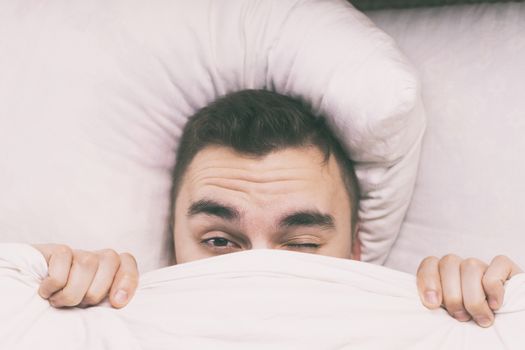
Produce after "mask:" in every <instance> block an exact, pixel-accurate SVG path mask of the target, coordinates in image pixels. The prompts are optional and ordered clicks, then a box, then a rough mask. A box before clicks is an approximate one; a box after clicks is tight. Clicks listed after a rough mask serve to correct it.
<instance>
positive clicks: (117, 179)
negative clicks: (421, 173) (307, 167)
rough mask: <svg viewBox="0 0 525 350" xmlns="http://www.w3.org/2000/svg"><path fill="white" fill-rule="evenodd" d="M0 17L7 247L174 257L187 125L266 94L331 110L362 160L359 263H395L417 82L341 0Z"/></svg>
mask: <svg viewBox="0 0 525 350" xmlns="http://www.w3.org/2000/svg"><path fill="white" fill-rule="evenodd" d="M0 23H1V25H0V77H1V79H0V81H1V83H0V101H1V102H0V149H1V150H2V153H1V156H0V194H1V195H0V241H4V242H5V241H18V242H30V243H37V242H56V243H66V244H69V245H71V246H73V247H75V248H82V249H98V248H102V247H111V248H114V249H117V250H120V251H123V250H126V251H130V252H131V253H133V254H134V255H135V256H136V257H137V259H138V261H139V264H140V269H141V270H143V271H145V270H150V269H153V268H157V267H160V266H165V265H166V264H168V263H169V262H170V261H169V260H170V252H171V248H172V247H171V243H170V237H171V235H170V234H169V233H168V231H167V219H168V204H169V191H170V172H171V169H172V167H173V164H174V161H175V159H174V152H175V150H176V146H177V140H178V138H179V137H180V134H181V130H182V128H183V126H184V124H185V122H186V120H187V118H188V117H189V116H191V115H192V114H193V113H194V112H195V111H196V110H197V109H199V108H200V107H203V106H205V105H206V104H208V103H209V102H211V101H213V100H214V99H216V98H217V97H218V96H220V95H223V94H225V93H227V92H231V91H235V90H239V89H245V88H268V89H274V90H276V91H278V92H280V93H285V94H290V95H294V96H300V97H303V98H305V99H306V100H308V101H310V102H311V104H312V105H313V106H314V108H315V109H316V110H317V111H320V112H322V113H326V114H327V115H328V116H329V117H330V120H331V124H332V125H333V126H334V128H335V129H336V132H337V134H338V135H339V136H341V137H342V138H343V139H344V142H345V144H346V146H348V147H349V149H350V151H351V154H352V157H353V158H354V159H355V160H356V161H357V162H358V176H359V179H360V181H361V186H362V189H363V196H362V197H363V198H362V202H361V215H362V218H363V220H362V223H361V231H362V235H361V237H362V239H363V243H364V258H365V260H369V261H375V262H381V261H382V260H383V259H384V258H385V257H386V254H387V253H388V250H389V248H390V246H391V244H392V243H393V241H394V239H395V237H396V235H397V232H398V229H399V226H400V224H401V220H402V217H403V215H404V213H405V209H406V206H407V204H408V201H409V198H410V194H411V191H412V187H413V183H414V177H415V170H416V166H417V156H418V155H417V153H418V149H419V140H420V137H421V134H422V130H423V124H424V122H423V115H422V112H421V110H419V109H416V105H417V101H418V83H417V80H416V78H415V75H414V73H413V71H412V69H411V68H410V66H409V65H408V64H407V62H406V60H405V59H404V57H403V56H402V55H401V54H400V53H399V51H398V50H397V48H396V47H395V45H394V43H393V42H392V40H391V39H390V38H389V37H388V36H386V35H385V34H384V33H382V32H381V31H380V30H378V29H377V28H376V27H375V26H374V25H373V24H372V23H371V22H370V21H369V20H368V19H367V18H366V17H365V16H364V15H362V14H361V13H360V12H358V11H357V10H355V9H354V8H353V7H352V6H351V5H349V4H348V3H346V2H345V1H343V0H339V1H323V0H266V1H255V0H254V1H247V0H229V1H220V2H219V1H214V0H186V1H182V0H181V1H161V0H148V1H145V0H142V1H141V0H125V1H124V0H93V1H80V0H73V1H67V2H63V1H58V0H51V1H46V2H44V3H41V4H39V5H37V4H35V3H34V2H33V1H29V0H20V1H3V2H0Z"/></svg>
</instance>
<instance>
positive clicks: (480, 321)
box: [476, 317, 492, 327]
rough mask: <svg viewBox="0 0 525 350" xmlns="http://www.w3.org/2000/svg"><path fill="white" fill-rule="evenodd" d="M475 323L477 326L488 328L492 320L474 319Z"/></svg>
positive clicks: (485, 318)
mask: <svg viewBox="0 0 525 350" xmlns="http://www.w3.org/2000/svg"><path fill="white" fill-rule="evenodd" d="M476 323H477V324H479V325H480V326H481V327H488V326H490V325H491V324H492V320H491V319H490V318H487V317H480V318H477V319H476Z"/></svg>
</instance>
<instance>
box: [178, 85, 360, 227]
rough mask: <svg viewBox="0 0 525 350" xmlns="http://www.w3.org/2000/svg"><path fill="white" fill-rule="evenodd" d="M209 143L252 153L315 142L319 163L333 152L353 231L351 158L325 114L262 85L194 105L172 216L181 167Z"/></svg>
mask: <svg viewBox="0 0 525 350" xmlns="http://www.w3.org/2000/svg"><path fill="white" fill-rule="evenodd" d="M211 145H215V146H224V147H228V148H231V149H233V150H235V151H236V152H239V153H241V154H245V155H249V156H254V157H262V156H265V155H267V154H269V153H270V152H272V151H278V150H281V149H284V148H289V147H305V146H315V147H317V148H318V149H319V150H320V151H321V152H323V154H324V161H325V162H326V161H328V159H329V158H330V155H334V156H335V158H336V160H337V162H338V164H339V168H340V169H341V176H342V178H343V181H344V183H345V186H346V190H347V192H348V196H349V198H350V204H351V208H352V213H351V215H352V216H351V222H352V231H353V232H355V225H356V223H357V212H358V207H359V188H358V184H357V179H356V176H355V173H354V165H353V162H352V161H351V160H350V158H349V156H348V155H347V154H346V152H345V150H344V149H343V147H342V146H341V144H340V143H339V141H338V140H337V138H336V137H335V136H334V135H333V133H332V132H331V131H330V129H329V128H328V126H327V125H326V121H325V118H324V117H322V116H315V115H314V114H313V113H312V111H311V109H310V108H309V107H308V106H307V105H306V104H305V103H304V102H302V101H300V100H297V99H294V98H291V97H288V96H284V95H280V94H278V93H275V92H271V91H266V90H243V91H239V92H234V93H231V94H228V95H225V96H223V97H221V98H219V99H218V100H216V101H215V102H213V103H211V104H210V105H208V106H207V107H204V108H202V109H201V110H199V111H198V112H197V113H196V114H195V115H194V116H193V117H191V118H190V119H189V121H188V123H187V124H186V126H185V127H184V132H183V134H182V138H181V141H180V144H179V148H178V150H177V161H176V164H175V168H174V171H173V191H172V208H171V215H172V216H173V212H174V205H175V199H176V197H177V193H178V191H179V187H180V183H181V181H182V178H183V176H184V173H185V171H186V169H187V168H188V166H189V164H190V163H191V161H192V160H193V158H194V157H195V155H196V154H197V153H198V152H199V151H201V150H202V149H204V148H205V147H207V146H211ZM172 219H173V218H172ZM171 223H173V222H171Z"/></svg>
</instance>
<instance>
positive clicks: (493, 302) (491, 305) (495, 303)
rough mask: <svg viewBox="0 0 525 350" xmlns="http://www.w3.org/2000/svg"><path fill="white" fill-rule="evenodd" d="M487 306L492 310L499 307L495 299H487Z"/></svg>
mask: <svg viewBox="0 0 525 350" xmlns="http://www.w3.org/2000/svg"><path fill="white" fill-rule="evenodd" d="M489 306H490V308H491V309H492V310H496V309H497V308H498V307H499V303H498V300H497V299H496V298H489Z"/></svg>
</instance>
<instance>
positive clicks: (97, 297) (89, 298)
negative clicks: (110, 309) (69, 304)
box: [82, 293, 105, 305]
mask: <svg viewBox="0 0 525 350" xmlns="http://www.w3.org/2000/svg"><path fill="white" fill-rule="evenodd" d="M104 297H105V295H104V294H95V293H87V294H86V295H85V296H84V299H82V304H86V305H96V304H99V303H100V302H101V301H102V299H104Z"/></svg>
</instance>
